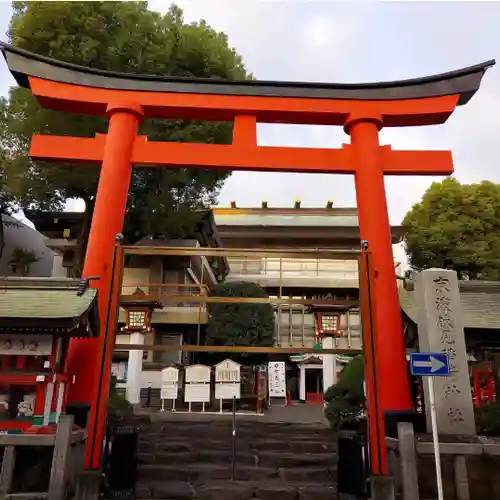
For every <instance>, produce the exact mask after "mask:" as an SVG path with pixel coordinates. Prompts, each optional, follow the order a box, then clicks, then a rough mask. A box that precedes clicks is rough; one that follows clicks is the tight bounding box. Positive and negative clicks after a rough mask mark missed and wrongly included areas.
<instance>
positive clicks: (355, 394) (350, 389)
mask: <svg viewBox="0 0 500 500" xmlns="http://www.w3.org/2000/svg"><path fill="white" fill-rule="evenodd" d="M364 363H365V362H364V357H363V356H362V355H358V356H355V357H354V358H353V359H352V360H351V361H349V363H347V365H345V367H344V369H343V370H342V372H341V373H340V377H339V380H338V382H337V383H336V384H335V385H332V386H331V387H329V388H328V390H327V391H326V392H325V402H326V408H325V415H326V417H327V418H328V420H329V421H330V423H331V425H332V427H333V428H335V429H337V428H338V427H339V425H340V424H341V423H342V422H344V421H346V420H349V419H350V417H351V416H354V415H356V414H357V413H358V412H359V410H360V409H361V408H362V407H363V405H364V404H365V393H364V387H363V381H364V371H365V365H364Z"/></svg>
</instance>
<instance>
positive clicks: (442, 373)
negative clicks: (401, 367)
mask: <svg viewBox="0 0 500 500" xmlns="http://www.w3.org/2000/svg"><path fill="white" fill-rule="evenodd" d="M410 370H411V374H412V375H417V376H419V377H446V376H448V375H449V374H450V364H449V362H448V355H447V354H444V353H442V352H413V353H411V354H410Z"/></svg>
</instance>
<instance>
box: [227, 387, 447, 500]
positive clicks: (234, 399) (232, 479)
mask: <svg viewBox="0 0 500 500" xmlns="http://www.w3.org/2000/svg"><path fill="white" fill-rule="evenodd" d="M232 441H233V443H232V445H233V446H232V453H231V455H232V457H231V481H234V462H235V460H236V398H235V397H234V396H233V432H232ZM440 500H441V499H440Z"/></svg>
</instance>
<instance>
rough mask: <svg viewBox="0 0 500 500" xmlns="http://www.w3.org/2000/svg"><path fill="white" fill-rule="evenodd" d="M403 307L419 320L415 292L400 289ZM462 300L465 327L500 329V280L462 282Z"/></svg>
mask: <svg viewBox="0 0 500 500" xmlns="http://www.w3.org/2000/svg"><path fill="white" fill-rule="evenodd" d="M399 301H400V304H401V309H402V310H403V311H404V313H405V314H406V315H407V316H408V318H409V319H410V320H411V321H412V322H414V323H416V322H417V302H416V297H415V292H413V291H408V290H405V289H403V288H400V289H399ZM460 302H461V305H462V313H463V320H464V327H465V328H476V329H500V282H491V281H462V282H460Z"/></svg>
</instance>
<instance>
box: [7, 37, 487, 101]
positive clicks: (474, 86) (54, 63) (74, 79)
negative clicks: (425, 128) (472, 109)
mask: <svg viewBox="0 0 500 500" xmlns="http://www.w3.org/2000/svg"><path fill="white" fill-rule="evenodd" d="M0 50H1V51H2V53H3V55H4V57H5V60H6V61H7V64H8V66H9V70H10V72H11V73H12V75H13V76H14V78H15V79H16V81H17V83H18V84H19V85H20V86H21V87H25V88H29V86H30V84H29V78H28V77H30V76H32V77H37V78H42V79H45V80H52V81H56V82H61V83H68V84H74V85H81V86H87V87H99V88H104V89H116V90H135V91H144V92H174V93H196V94H217V95H242V96H258V97H305V98H309V99H311V98H312V99H356V100H372V101H373V100H375V101H379V100H398V99H420V98H426V97H440V96H446V95H456V94H459V95H460V97H459V100H458V105H462V104H466V103H467V102H468V101H469V100H470V99H471V97H472V96H473V95H474V94H475V93H476V92H477V90H478V89H479V86H480V84H481V79H482V77H483V75H484V73H485V72H486V70H487V69H488V68H490V67H492V66H493V65H494V64H495V60H493V59H491V60H489V61H486V62H483V63H480V64H476V65H474V66H469V67H467V68H462V69H458V70H455V71H448V72H446V73H440V74H437V75H431V76H425V77H423V78H412V79H408V80H395V81H388V82H372V83H316V82H286V81H264V80H256V81H243V80H242V81H229V80H220V79H213V78H180V77H168V76H159V75H140V74H130V73H121V72H115V71H104V70H100V69H95V68H88V67H85V66H80V65H77V64H72V63H68V62H65V61H59V60H57V59H53V58H50V57H45V56H42V55H39V54H34V53H32V52H29V51H26V50H23V49H20V48H17V47H13V46H11V45H8V44H5V43H0Z"/></svg>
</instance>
